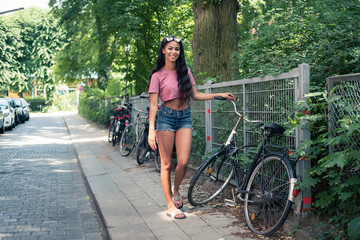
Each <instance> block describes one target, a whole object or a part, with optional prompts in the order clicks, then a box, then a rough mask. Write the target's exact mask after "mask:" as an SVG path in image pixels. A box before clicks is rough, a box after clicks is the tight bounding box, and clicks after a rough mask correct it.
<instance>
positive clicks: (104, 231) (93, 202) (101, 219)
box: [63, 117, 111, 240]
mask: <svg viewBox="0 0 360 240" xmlns="http://www.w3.org/2000/svg"><path fill="white" fill-rule="evenodd" d="M63 120H64V124H65V127H66V131H67V132H68V134H69V137H70V140H71V144H72V145H73V148H74V152H75V156H76V160H77V164H78V166H79V168H80V172H81V177H82V179H83V181H84V183H85V187H86V192H87V193H88V195H89V196H90V198H91V205H92V207H93V208H94V210H95V213H96V218H97V219H98V222H99V225H100V230H101V232H102V236H103V239H104V240H111V237H110V234H109V231H108V228H107V224H106V221H105V218H104V215H103V214H102V211H101V208H100V207H99V203H98V202H97V200H96V198H95V195H94V193H93V191H92V189H91V187H90V184H89V182H88V180H87V178H86V176H85V173H84V170H83V168H82V166H81V163H80V158H79V154H78V152H77V151H76V148H75V145H74V143H73V141H72V137H71V133H70V130H69V127H68V125H67V122H66V120H65V117H63Z"/></svg>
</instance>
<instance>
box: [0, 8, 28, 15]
mask: <svg viewBox="0 0 360 240" xmlns="http://www.w3.org/2000/svg"><path fill="white" fill-rule="evenodd" d="M20 10H24V8H23V7H22V8H17V9H11V10H8V11H4V12H0V15H1V14H6V13H11V12H16V11H20Z"/></svg>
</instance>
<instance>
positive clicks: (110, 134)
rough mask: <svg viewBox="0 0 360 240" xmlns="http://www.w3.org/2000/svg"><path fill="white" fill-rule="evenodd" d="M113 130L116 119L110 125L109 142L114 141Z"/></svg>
mask: <svg viewBox="0 0 360 240" xmlns="http://www.w3.org/2000/svg"><path fill="white" fill-rule="evenodd" d="M113 131H114V120H112V121H111V123H110V127H109V133H108V142H109V143H110V142H111V141H112V136H113Z"/></svg>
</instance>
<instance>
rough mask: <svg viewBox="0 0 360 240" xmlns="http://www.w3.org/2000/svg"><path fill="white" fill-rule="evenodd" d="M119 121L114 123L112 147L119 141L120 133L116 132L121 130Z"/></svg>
mask: <svg viewBox="0 0 360 240" xmlns="http://www.w3.org/2000/svg"><path fill="white" fill-rule="evenodd" d="M118 121H119V120H116V121H115V122H114V127H113V135H112V139H111V142H112V145H113V146H115V144H116V143H117V142H118V141H119V133H118V131H116V130H117V129H119V127H118V126H117V124H118Z"/></svg>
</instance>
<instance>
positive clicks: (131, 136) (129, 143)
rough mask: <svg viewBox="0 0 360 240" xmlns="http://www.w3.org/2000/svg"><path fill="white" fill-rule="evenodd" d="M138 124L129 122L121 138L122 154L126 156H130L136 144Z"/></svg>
mask: <svg viewBox="0 0 360 240" xmlns="http://www.w3.org/2000/svg"><path fill="white" fill-rule="evenodd" d="M135 128H136V126H135V125H133V124H129V125H128V126H127V127H125V129H124V131H123V134H122V136H121V139H120V154H121V155H122V156H124V157H126V156H129V154H130V153H131V152H132V150H133V149H134V146H135V140H136V132H135Z"/></svg>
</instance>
